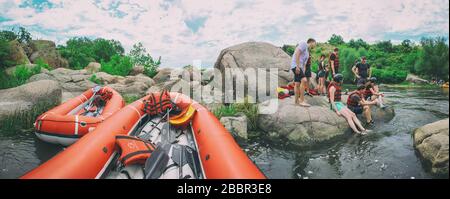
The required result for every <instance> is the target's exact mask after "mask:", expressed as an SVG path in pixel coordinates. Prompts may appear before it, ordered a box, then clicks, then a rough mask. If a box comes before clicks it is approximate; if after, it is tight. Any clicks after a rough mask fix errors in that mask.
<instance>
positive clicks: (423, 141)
mask: <svg viewBox="0 0 450 199" xmlns="http://www.w3.org/2000/svg"><path fill="white" fill-rule="evenodd" d="M448 122H449V119H448V118H447V119H444V120H440V121H437V122H434V123H431V124H427V125H425V126H422V127H420V128H417V129H416V130H414V134H413V137H414V147H415V148H416V150H417V152H418V154H419V155H420V156H421V157H422V159H423V160H424V161H423V162H424V163H425V166H426V167H431V173H433V174H435V175H439V176H447V178H448V150H449V147H448V127H449V123H448Z"/></svg>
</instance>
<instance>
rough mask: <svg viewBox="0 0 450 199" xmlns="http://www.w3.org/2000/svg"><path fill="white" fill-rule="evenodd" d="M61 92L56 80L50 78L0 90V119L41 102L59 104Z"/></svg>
mask: <svg viewBox="0 0 450 199" xmlns="http://www.w3.org/2000/svg"><path fill="white" fill-rule="evenodd" d="M61 93H62V91H61V87H60V86H59V84H58V82H56V81H52V80H40V81H35V82H30V83H27V84H24V85H21V86H18V87H15V88H10V89H4V90H0V120H3V119H4V118H7V117H8V116H12V115H14V114H17V113H19V112H22V111H29V110H32V109H33V108H36V106H42V105H43V104H46V105H50V104H52V105H54V104H59V103H60V102H61Z"/></svg>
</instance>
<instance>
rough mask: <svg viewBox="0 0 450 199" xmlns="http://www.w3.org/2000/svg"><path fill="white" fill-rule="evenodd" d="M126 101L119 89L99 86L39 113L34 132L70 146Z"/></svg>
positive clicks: (42, 138) (55, 142) (46, 139)
mask: <svg viewBox="0 0 450 199" xmlns="http://www.w3.org/2000/svg"><path fill="white" fill-rule="evenodd" d="M99 104H101V105H99ZM124 105H125V102H124V101H123V99H122V96H121V95H120V94H119V93H118V92H116V91H115V90H113V89H112V88H110V87H103V88H102V87H99V86H97V87H94V88H92V89H89V90H87V91H85V92H84V93H82V94H81V95H79V96H77V97H75V98H72V99H69V100H68V101H66V102H64V103H62V104H61V105H59V106H56V107H54V108H52V109H51V110H49V111H47V112H45V113H43V114H42V115H40V116H39V117H38V118H37V119H36V122H35V123H34V126H35V129H36V133H35V134H36V136H37V137H38V138H39V139H41V140H43V141H45V142H49V143H53V144H61V145H64V146H68V145H71V144H73V143H74V142H75V141H77V140H78V139H79V138H81V137H83V136H84V135H86V134H87V133H88V132H90V131H93V130H94V129H95V128H96V127H97V125H99V124H100V123H101V122H103V121H104V120H105V119H106V118H108V117H110V116H111V115H113V114H114V113H115V112H117V111H119V110H120V109H121V108H123V106H124ZM87 109H89V110H87Z"/></svg>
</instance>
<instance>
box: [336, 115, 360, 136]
mask: <svg viewBox="0 0 450 199" xmlns="http://www.w3.org/2000/svg"><path fill="white" fill-rule="evenodd" d="M339 113H341V115H342V116H343V117H344V118H345V120H347V123H348V125H349V126H350V128H351V129H352V130H353V132H355V133H358V134H359V133H361V131H359V130H358V128H356V126H355V123H354V122H353V120H352V118H351V115H349V114H348V113H347V112H346V111H343V110H341V111H340V112H339Z"/></svg>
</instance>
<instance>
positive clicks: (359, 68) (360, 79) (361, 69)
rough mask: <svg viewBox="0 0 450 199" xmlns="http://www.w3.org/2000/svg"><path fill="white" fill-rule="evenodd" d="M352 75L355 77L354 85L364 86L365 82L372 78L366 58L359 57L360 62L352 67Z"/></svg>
mask: <svg viewBox="0 0 450 199" xmlns="http://www.w3.org/2000/svg"><path fill="white" fill-rule="evenodd" d="M352 71H353V74H355V76H356V85H357V86H361V85H365V84H366V82H367V80H368V79H369V78H370V77H371V76H372V71H371V70H370V65H369V64H367V62H366V57H365V56H363V57H361V62H359V63H357V64H356V65H355V66H353V67H352Z"/></svg>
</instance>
